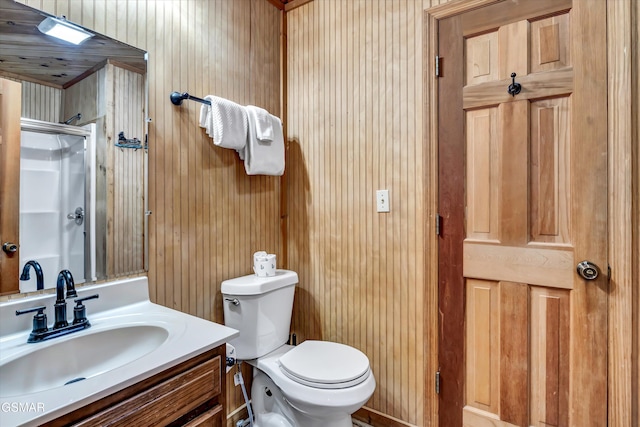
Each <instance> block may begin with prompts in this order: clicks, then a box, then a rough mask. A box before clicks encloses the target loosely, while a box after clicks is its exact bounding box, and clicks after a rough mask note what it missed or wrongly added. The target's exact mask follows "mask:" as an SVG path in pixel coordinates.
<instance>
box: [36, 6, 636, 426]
mask: <svg viewBox="0 0 640 427" xmlns="http://www.w3.org/2000/svg"><path fill="white" fill-rule="evenodd" d="M25 3H27V4H29V5H30V6H33V7H38V8H41V9H43V10H45V11H47V12H49V13H54V14H57V15H66V16H67V17H68V18H69V19H71V20H72V21H75V22H78V23H80V24H81V25H84V26H86V27H88V28H91V29H94V30H96V31H98V32H101V33H103V34H106V35H109V36H111V37H114V38H118V39H120V40H123V41H125V42H126V43H129V44H132V45H134V46H136V47H139V48H141V49H145V50H147V51H148V52H149V55H150V62H149V66H150V69H149V78H150V83H149V96H150V105H149V116H150V117H151V118H152V119H153V122H152V124H151V126H150V144H151V149H150V152H149V168H150V169H149V181H150V194H149V198H150V200H149V207H150V209H151V210H152V211H153V214H152V215H151V217H150V236H149V237H150V245H151V248H150V259H149V266H150V270H149V277H150V281H151V284H152V289H151V291H152V296H153V299H154V301H156V302H159V303H161V304H164V305H167V306H169V307H173V308H177V309H179V310H182V311H185V312H189V313H191V314H195V315H198V316H201V317H204V318H207V319H211V320H215V321H218V322H221V321H222V320H223V318H222V306H221V302H220V297H219V286H220V282H221V281H222V280H224V279H226V278H230V277H234V276H237V275H240V274H246V273H249V272H250V259H249V258H250V255H251V253H252V252H253V251H255V250H258V249H264V250H268V251H271V252H276V253H279V252H280V251H281V250H282V247H283V238H282V235H281V233H280V228H279V227H280V223H279V222H280V214H281V212H280V206H279V203H278V201H279V199H280V196H281V187H280V181H279V180H277V179H273V178H259V177H251V178H248V177H246V175H244V171H243V169H242V166H241V164H240V163H239V162H238V160H237V158H236V157H235V156H234V155H233V153H228V152H227V150H222V149H216V148H212V147H211V146H210V143H209V141H208V140H207V138H206V135H204V133H203V132H202V131H201V130H200V129H197V127H196V126H194V123H195V120H196V117H197V114H198V111H199V105H196V104H194V103H191V102H189V101H185V104H183V106H182V107H180V108H177V107H174V106H172V105H171V104H170V103H169V102H168V99H167V98H168V94H169V93H170V92H171V91H173V90H178V91H189V92H190V93H193V94H195V95H205V94H208V93H212V94H216V95H221V96H224V97H227V98H230V99H232V100H234V101H236V102H239V103H245V104H247V103H253V104H256V105H259V106H262V107H264V108H267V109H269V110H270V111H272V112H274V113H275V114H279V111H280V110H279V94H280V86H279V77H280V75H279V70H278V55H279V52H278V43H279V41H278V36H279V23H280V15H279V12H278V11H277V10H276V9H275V8H274V7H272V6H271V5H270V4H269V3H268V2H267V1H265V0H241V1H239V0H236V1H233V2H231V1H227V0H215V1H213V0H212V1H206V0H183V1H180V0H171V1H163V2H157V1H152V0H140V1H135V0H120V1H118V2H113V3H112V2H110V4H112V5H113V7H111V6H110V7H107V5H106V2H105V1H104V0H82V1H71V0H26V1H25ZM437 3H439V1H438V0H431V1H430V0H376V1H367V0H321V1H320V0H316V1H313V2H310V3H307V4H305V5H303V6H301V7H299V8H297V9H293V10H292V11H291V12H289V13H288V15H287V23H288V25H287V27H286V29H287V32H288V43H289V46H288V50H287V51H286V53H287V58H288V67H287V69H286V71H287V73H288V78H287V81H288V83H287V86H288V96H287V98H286V102H288V112H289V113H288V116H287V118H286V119H287V120H288V121H289V132H288V133H289V146H288V151H287V156H288V157H287V161H288V166H287V183H288V184H287V188H288V190H287V200H288V204H287V205H286V207H285V212H282V214H283V215H288V233H289V239H288V247H289V254H288V255H289V263H288V267H289V268H292V269H294V270H297V271H298V273H299V274H300V278H301V284H300V286H299V288H298V291H297V299H296V306H295V308H294V310H295V313H294V319H293V327H294V330H295V331H296V332H297V333H298V335H299V339H305V338H313V337H316V338H323V339H334V340H337V341H341V342H345V343H348V344H351V345H354V346H355V347H358V348H361V349H363V351H365V353H367V355H369V357H370V358H371V360H372V366H373V369H374V373H375V375H376V380H377V381H378V388H377V391H376V393H375V394H374V396H373V398H372V400H371V401H370V402H368V403H367V406H368V407H369V408H371V410H372V411H377V412H379V413H380V414H382V415H385V414H386V415H385V416H389V417H393V418H395V419H396V420H398V421H397V422H398V423H399V424H409V425H411V424H413V425H427V424H426V423H427V420H428V416H427V411H428V410H429V409H428V408H427V406H428V403H427V402H428V400H429V396H430V394H429V393H430V392H431V391H430V388H431V384H432V372H430V371H427V369H426V368H425V366H426V365H427V364H428V363H430V362H431V361H428V360H426V359H425V357H426V356H425V351H426V350H425V348H424V347H422V344H423V343H424V342H426V341H427V340H430V339H432V337H429V336H425V335H424V332H425V331H426V329H427V326H425V325H424V324H423V317H422V314H421V312H422V310H423V308H424V307H425V305H426V304H427V303H431V302H430V301H427V300H426V296H425V284H424V282H425V280H426V279H425V278H426V277H427V276H428V275H429V274H430V273H429V272H427V271H425V269H424V265H423V260H424V257H425V256H427V255H428V254H426V253H425V251H426V248H425V247H424V246H423V244H424V243H423V242H424V239H423V235H424V233H425V232H426V231H427V228H428V227H427V225H426V224H427V222H428V221H430V218H429V216H428V215H429V213H428V212H425V211H424V205H425V203H426V202H425V200H424V197H425V192H426V187H427V186H428V185H429V183H427V182H424V180H423V178H422V177H424V176H426V175H427V174H426V173H425V162H426V159H425V154H426V153H425V152H424V149H425V148H424V147H423V139H424V135H423V126H424V123H423V120H424V116H425V114H426V113H427V111H425V107H424V105H425V104H426V102H427V100H426V99H425V100H423V99H421V97H420V94H422V92H423V89H424V87H423V82H422V81H421V78H420V76H423V73H424V72H425V70H424V69H423V64H422V58H421V56H422V51H423V49H424V47H423V46H424V43H425V41H424V40H423V34H422V31H423V28H422V16H423V15H422V10H424V9H426V8H428V7H430V6H435V5H437ZM441 3H445V1H441ZM637 9H638V4H636V11H635V14H634V17H635V18H634V19H635V22H637V16H638V13H639V12H640V11H638V10H637ZM637 28H638V27H637V26H636V29H637ZM634 37H635V40H636V41H637V40H638V37H639V36H638V34H636V35H635V36H634ZM636 46H637V44H636ZM637 58H638V56H637V49H636V53H635V59H634V64H635V66H637V63H638V59H637ZM634 79H635V80H634V81H635V85H636V93H638V92H637V71H636V74H635V77H634ZM423 102H424V104H423ZM635 114H636V126H635V131H634V132H635V133H634V135H635V136H634V141H635V147H636V148H635V150H636V155H635V157H634V158H635V159H636V166H635V169H634V170H635V178H634V179H635V180H634V182H635V183H636V185H637V186H636V187H635V190H634V191H635V194H636V196H635V197H637V188H638V186H640V179H639V178H638V173H637V162H640V160H639V159H638V148H637V141H638V137H637V132H638V131H637V121H638V117H637V114H638V109H637V108H636V109H635ZM380 188H388V189H389V190H390V193H391V212H390V213H388V214H378V213H376V212H375V204H374V191H375V190H376V189H380ZM635 203H636V204H635V206H636V208H635V211H634V212H635V215H634V217H635V218H636V221H637V218H638V208H637V206H638V202H637V200H636V202H635ZM634 227H635V228H634V230H636V232H635V237H634V239H635V240H634V248H635V249H634V254H635V255H634V256H635V259H637V255H638V251H639V249H638V247H639V244H638V238H637V235H638V233H637V230H638V225H637V224H636V225H635V226H634ZM633 277H634V278H633V279H632V280H634V281H635V283H636V287H635V291H634V295H635V298H634V299H635V306H634V307H635V308H634V313H636V312H637V307H638V306H640V296H639V295H640V291H639V290H638V286H637V283H638V269H637V267H636V268H635V269H634V276H633ZM354 301H357V303H354ZM634 324H635V328H634V331H635V334H634V335H635V343H634V347H633V348H634V359H633V360H634V362H633V363H634V367H635V368H634V383H633V384H635V386H636V390H637V384H638V380H637V378H638V371H639V370H640V358H638V342H640V328H638V319H637V315H636V316H635V321H634ZM245 377H246V376H245ZM228 383H231V384H232V382H231V381H228ZM234 393H235V394H234ZM228 395H229V396H230V399H229V411H231V410H232V409H233V408H236V407H237V406H238V405H239V404H240V402H241V398H239V391H238V390H233V386H232V385H231V386H230V387H229V391H228ZM639 405H640V397H639V396H638V394H637V392H636V395H635V397H634V402H633V407H634V419H635V420H636V422H637V417H638V409H637V408H638V406H639Z"/></svg>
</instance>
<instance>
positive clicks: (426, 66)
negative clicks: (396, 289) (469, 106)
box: [422, 10, 439, 426]
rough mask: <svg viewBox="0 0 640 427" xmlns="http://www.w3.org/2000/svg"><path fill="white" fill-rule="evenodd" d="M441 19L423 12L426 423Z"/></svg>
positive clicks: (434, 330)
mask: <svg viewBox="0 0 640 427" xmlns="http://www.w3.org/2000/svg"><path fill="white" fill-rule="evenodd" d="M437 28H438V23H437V21H436V20H435V18H434V17H433V16H431V15H430V14H429V12H428V11H426V10H425V11H424V12H423V34H422V40H423V45H424V48H423V58H422V63H423V71H422V74H423V76H422V80H423V81H424V82H425V84H424V89H423V90H424V95H423V97H424V98H423V99H424V104H425V107H424V108H425V109H424V111H425V115H424V119H425V120H424V124H423V127H424V129H423V135H424V139H425V141H424V145H425V150H424V156H425V158H424V164H425V165H428V166H427V167H428V168H427V170H426V171H425V174H424V178H423V179H424V188H425V195H426V197H425V210H426V212H427V218H428V224H427V226H426V227H425V236H424V241H425V267H424V269H425V290H424V292H425V309H424V327H423V328H424V331H425V334H427V337H426V339H425V340H424V346H425V347H424V354H425V357H426V360H427V366H426V370H425V377H424V389H425V391H426V396H425V397H426V399H425V408H424V417H423V418H424V425H425V426H435V425H437V423H438V411H439V405H438V403H439V399H438V395H437V394H436V392H435V375H436V372H437V371H438V369H439V360H438V351H439V350H438V342H439V336H438V332H439V328H438V319H439V317H438V244H439V243H438V240H439V239H438V235H437V234H436V218H437V217H438V216H437V214H438V86H437V83H436V78H435V77H434V75H435V73H434V70H435V55H436V52H438V38H437Z"/></svg>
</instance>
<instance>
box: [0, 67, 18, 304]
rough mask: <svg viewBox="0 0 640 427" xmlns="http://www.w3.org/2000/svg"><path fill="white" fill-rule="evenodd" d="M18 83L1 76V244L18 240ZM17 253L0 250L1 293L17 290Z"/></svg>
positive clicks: (16, 242)
mask: <svg viewBox="0 0 640 427" xmlns="http://www.w3.org/2000/svg"><path fill="white" fill-rule="evenodd" d="M21 102H22V91H21V85H20V83H18V82H14V81H11V80H7V79H1V78H0V245H3V244H4V243H5V242H11V243H15V244H19V241H18V239H19V237H20V236H19V234H20V226H19V224H20V223H19V215H20V110H21ZM19 267H20V257H19V253H18V252H15V253H13V254H7V253H5V252H4V251H0V295H5V294H10V293H15V292H18V289H19V286H18V269H19Z"/></svg>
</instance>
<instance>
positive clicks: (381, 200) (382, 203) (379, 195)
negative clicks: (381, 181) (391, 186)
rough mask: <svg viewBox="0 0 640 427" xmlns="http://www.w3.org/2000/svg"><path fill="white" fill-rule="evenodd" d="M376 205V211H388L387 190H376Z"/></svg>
mask: <svg viewBox="0 0 640 427" xmlns="http://www.w3.org/2000/svg"><path fill="white" fill-rule="evenodd" d="M376 207H377V210H378V212H389V210H390V209H389V190H377V191H376Z"/></svg>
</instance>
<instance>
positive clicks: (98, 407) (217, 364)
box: [45, 345, 225, 427]
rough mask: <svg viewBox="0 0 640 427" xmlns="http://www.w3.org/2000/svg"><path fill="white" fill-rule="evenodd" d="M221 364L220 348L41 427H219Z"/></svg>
mask: <svg viewBox="0 0 640 427" xmlns="http://www.w3.org/2000/svg"><path fill="white" fill-rule="evenodd" d="M224 360H225V346H224V345H222V346H220V347H217V348H215V349H213V350H210V351H208V352H206V353H203V354H201V355H199V356H196V357H194V358H192V359H189V360H187V361H186V362H183V363H181V364H179V365H177V366H175V367H173V368H170V369H167V370H166V371H163V372H161V373H159V374H157V375H155V376H153V377H151V378H148V379H146V380H144V381H141V382H139V383H137V384H134V385H132V386H130V387H127V388H125V389H124V390H121V391H118V392H116V393H114V394H112V395H109V396H107V397H104V398H102V399H100V400H99V401H97V402H93V403H90V404H89V405H87V406H84V407H82V408H80V409H77V410H75V411H73V412H70V413H68V414H66V415H63V416H62V417H60V418H57V419H55V420H53V421H51V422H49V423H47V424H45V425H46V426H52V427H53V426H83V427H95V426H126V427H133V426H135V427H144V426H154V427H156V426H157V427H160V426H169V427H177V426H189V427H196V426H198V427H222V426H223V425H224V424H223V423H224V421H225V414H224V408H225V396H224V390H225V384H224V381H225V376H224V375H222V372H224V365H223V362H224Z"/></svg>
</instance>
